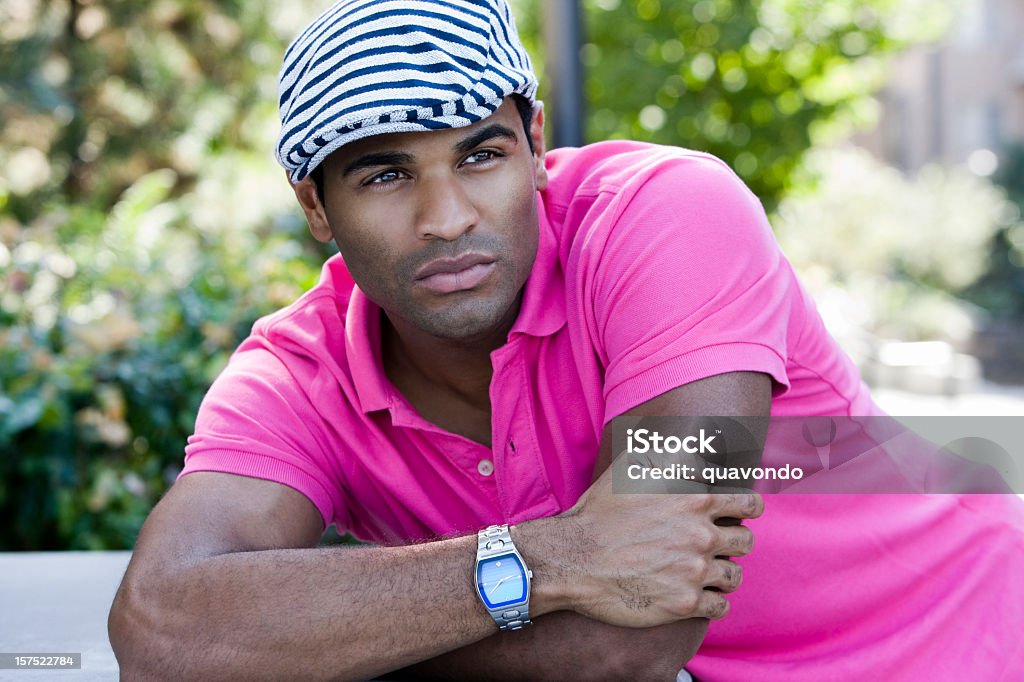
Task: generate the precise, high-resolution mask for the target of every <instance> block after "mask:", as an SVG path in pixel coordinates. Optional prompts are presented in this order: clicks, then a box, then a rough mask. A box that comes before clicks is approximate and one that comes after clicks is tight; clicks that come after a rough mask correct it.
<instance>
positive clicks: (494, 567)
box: [476, 554, 526, 609]
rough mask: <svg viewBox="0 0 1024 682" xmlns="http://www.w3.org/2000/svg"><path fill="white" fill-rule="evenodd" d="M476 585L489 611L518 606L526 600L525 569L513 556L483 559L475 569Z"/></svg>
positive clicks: (517, 558)
mask: <svg viewBox="0 0 1024 682" xmlns="http://www.w3.org/2000/svg"><path fill="white" fill-rule="evenodd" d="M476 584H477V589H479V590H480V596H481V597H483V600H484V604H486V605H487V608H489V609H497V608H500V607H502V606H510V605H512V604H518V603H521V602H523V601H525V599H526V568H525V567H524V566H523V562H521V561H520V560H519V557H517V556H516V555H515V554H502V555H501V556H496V557H491V558H490V559H484V560H483V561H481V562H480V563H479V565H478V566H477V569H476Z"/></svg>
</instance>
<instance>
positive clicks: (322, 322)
mask: <svg viewBox="0 0 1024 682" xmlns="http://www.w3.org/2000/svg"><path fill="white" fill-rule="evenodd" d="M354 286H355V284H354V282H353V281H352V277H351V275H349V272H348V268H347V267H346V266H345V263H344V261H342V259H341V256H340V255H335V256H332V257H331V258H329V259H328V260H327V261H326V262H325V263H324V266H323V269H322V270H321V273H320V279H319V281H318V282H317V283H316V285H314V286H313V288H311V289H310V290H309V291H307V292H306V293H304V294H303V295H302V296H300V297H299V298H298V299H297V300H295V301H294V302H293V303H291V304H289V305H287V306H285V307H284V308H281V309H279V310H277V311H275V312H273V313H270V314H269V315H266V316H264V317H261V318H260V319H258V320H257V321H256V322H255V324H253V328H252V334H251V336H250V340H253V339H259V341H260V342H261V343H260V345H261V346H263V347H265V348H268V349H270V350H272V351H275V354H278V352H279V353H281V354H284V355H289V354H299V355H303V356H307V357H308V356H320V355H321V354H323V353H326V354H327V355H329V356H333V357H337V355H338V351H339V349H342V347H343V346H344V340H345V316H346V313H347V310H348V305H349V300H350V298H351V295H352V289H353V288H354Z"/></svg>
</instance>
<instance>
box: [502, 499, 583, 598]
mask: <svg viewBox="0 0 1024 682" xmlns="http://www.w3.org/2000/svg"><path fill="white" fill-rule="evenodd" d="M566 524H567V521H566V519H564V518H563V517H553V518H546V519H537V520H535V521H528V522H526V523H522V524H518V525H515V526H510V527H509V533H510V534H511V535H512V540H513V542H515V545H516V547H517V548H518V550H519V553H520V554H522V556H523V559H524V560H525V562H526V565H527V566H529V567H530V570H532V571H533V581H532V583H531V589H530V616H531V617H533V618H535V617H537V616H540V615H543V614H545V613H551V612H552V611H563V610H572V609H573V606H574V604H575V603H576V602H575V595H576V593H577V590H578V588H579V585H580V579H581V578H582V571H580V570H579V568H578V563H577V561H578V557H579V548H578V545H579V543H580V538H579V536H578V535H577V534H575V533H573V532H572V530H571V529H569V528H567V527H566Z"/></svg>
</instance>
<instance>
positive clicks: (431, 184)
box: [416, 176, 480, 241]
mask: <svg viewBox="0 0 1024 682" xmlns="http://www.w3.org/2000/svg"><path fill="white" fill-rule="evenodd" d="M418 190H419V194H420V196H419V198H418V199H419V202H418V203H419V207H418V210H417V215H416V233H417V236H418V237H420V238H421V239H433V238H437V239H444V240H445V241H452V240H455V239H458V238H459V237H460V236H462V235H463V234H465V233H466V232H468V231H469V230H470V229H472V228H473V226H475V225H476V224H477V221H478V220H479V219H480V215H479V214H478V213H477V210H476V207H475V206H474V205H473V202H472V201H471V200H470V198H469V195H468V194H467V193H466V189H465V188H464V187H463V186H462V184H461V183H460V182H459V181H458V179H457V178H454V177H451V176H445V177H440V178H435V179H432V180H425V181H421V182H420V186H419V188H418Z"/></svg>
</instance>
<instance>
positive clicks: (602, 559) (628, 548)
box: [562, 469, 764, 628]
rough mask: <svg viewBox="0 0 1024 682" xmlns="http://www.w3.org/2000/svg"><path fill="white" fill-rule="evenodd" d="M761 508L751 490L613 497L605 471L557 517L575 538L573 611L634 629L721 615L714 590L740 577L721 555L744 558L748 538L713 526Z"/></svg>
mask: <svg viewBox="0 0 1024 682" xmlns="http://www.w3.org/2000/svg"><path fill="white" fill-rule="evenodd" d="M763 510H764V502H763V501H762V500H761V497H760V496H759V495H757V494H754V493H751V494H704V495H697V494H692V495H691V494H686V495H683V494H680V495H620V494H613V493H612V490H611V470H610V469H609V470H608V471H606V472H605V473H604V474H603V475H602V476H601V477H600V478H599V479H598V480H597V482H596V483H595V484H594V485H593V486H592V487H591V488H590V490H588V491H587V492H586V493H585V494H584V496H583V497H582V498H581V499H580V501H579V502H578V503H577V504H576V506H574V507H573V508H572V509H571V510H569V511H568V512H566V513H565V514H563V515H562V518H564V519H565V521H566V522H567V523H570V524H572V527H573V529H574V531H575V532H576V533H577V534H578V539H577V541H576V542H575V543H574V544H573V546H574V547H575V548H576V549H577V552H578V555H579V557H580V558H579V561H578V568H579V576H578V580H577V582H576V588H575V590H574V599H573V602H574V605H573V608H574V610H575V611H577V612H578V613H581V614H583V615H586V616H589V617H591V618H594V619H597V620H600V621H603V622H605V623H609V624H611V625H618V626H623V627H640V628H644V627H652V626H655V625H662V624H665V623H672V622H674V621H677V620H682V619H685V618H712V619H715V618H722V617H723V616H725V614H726V612H727V611H728V610H729V604H728V602H727V601H726V600H725V598H724V597H723V596H722V593H728V592H732V591H734V590H735V589H736V588H737V587H739V584H740V580H741V578H742V574H743V571H742V569H741V567H740V566H739V564H737V563H736V562H734V561H732V560H730V559H728V558H727V557H736V556H744V555H746V554H748V553H749V552H750V550H751V548H752V547H753V543H754V536H753V533H751V532H750V530H749V529H747V528H745V527H743V526H721V525H716V523H715V522H716V521H718V520H719V519H724V518H738V519H752V518H756V517H758V516H760V515H761V512H762V511H763Z"/></svg>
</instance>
